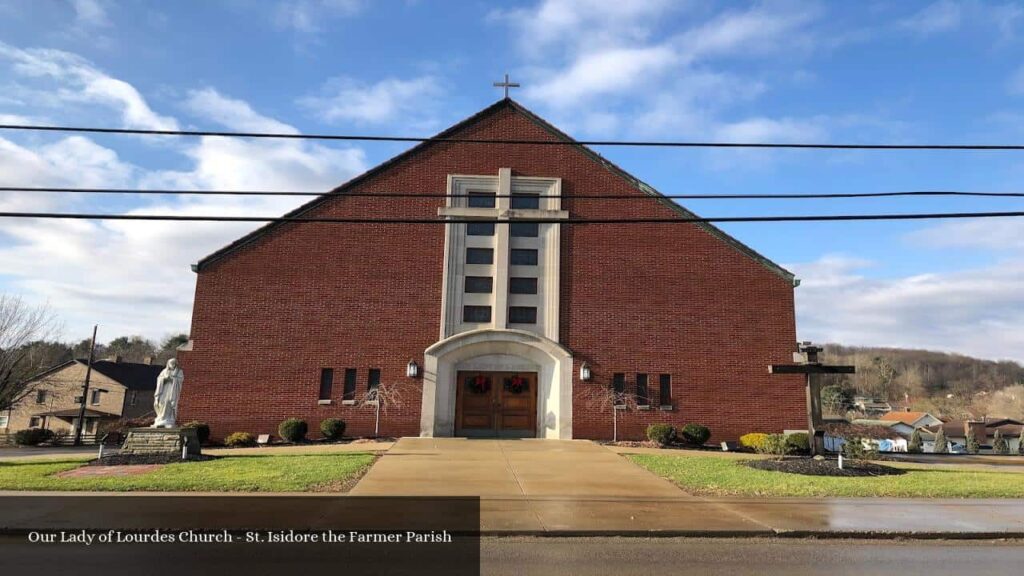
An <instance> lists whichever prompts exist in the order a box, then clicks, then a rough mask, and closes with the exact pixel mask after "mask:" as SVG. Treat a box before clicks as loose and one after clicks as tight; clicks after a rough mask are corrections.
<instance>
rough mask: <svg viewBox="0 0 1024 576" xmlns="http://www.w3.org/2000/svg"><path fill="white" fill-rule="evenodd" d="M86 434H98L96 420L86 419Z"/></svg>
mask: <svg viewBox="0 0 1024 576" xmlns="http://www.w3.org/2000/svg"><path fill="white" fill-rule="evenodd" d="M85 433H86V434H95V433H96V419H95V418H86V419H85Z"/></svg>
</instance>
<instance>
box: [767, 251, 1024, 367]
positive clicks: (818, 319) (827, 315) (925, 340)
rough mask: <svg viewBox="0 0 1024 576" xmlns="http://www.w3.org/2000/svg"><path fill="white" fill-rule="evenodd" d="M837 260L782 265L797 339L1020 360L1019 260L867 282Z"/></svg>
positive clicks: (851, 263) (1023, 296)
mask: <svg viewBox="0 0 1024 576" xmlns="http://www.w3.org/2000/svg"><path fill="white" fill-rule="evenodd" d="M868 266H870V262H865V261H863V260H854V259H848V258H843V257H838V256H828V257H824V258H822V259H820V260H818V261H815V262H810V263H804V264H788V265H787V268H789V269H790V270H793V271H794V272H796V274H797V275H798V276H799V277H800V278H801V279H802V284H801V286H800V287H799V288H797V289H796V303H797V328H798V334H799V337H800V339H802V340H815V341H819V342H839V343H843V344H848V345H870V346H898V347H911V348H927V349H932V350H944V351H956V352H960V353H964V354H970V355H973V356H978V357H982V358H995V359H1014V360H1017V361H1022V360H1024V331H1022V330H1021V329H1020V326H1021V325H1024V291H1022V290H1021V289H1020V287H1021V286H1022V285H1024V260H1019V259H1018V260H1011V261H1006V262H1003V263H1000V264H999V265H995V266H989V267H984V268H978V269H973V270H964V271H960V272H952V273H932V274H919V275H912V276H905V277H895V278H871V277H868V276H866V275H864V274H863V270H864V268H866V267H868Z"/></svg>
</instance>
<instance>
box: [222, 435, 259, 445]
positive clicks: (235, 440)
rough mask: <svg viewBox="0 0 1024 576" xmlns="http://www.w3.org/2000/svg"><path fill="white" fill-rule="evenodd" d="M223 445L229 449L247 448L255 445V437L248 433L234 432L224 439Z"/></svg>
mask: <svg viewBox="0 0 1024 576" xmlns="http://www.w3.org/2000/svg"><path fill="white" fill-rule="evenodd" d="M224 445H225V446H227V447H229V448H248V447H250V446H255V445H256V437H255V436H253V435H252V434H249V433H248V432H234V433H232V434H230V435H228V437H227V438H225V439H224Z"/></svg>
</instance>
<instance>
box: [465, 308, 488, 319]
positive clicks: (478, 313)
mask: <svg viewBox="0 0 1024 576" xmlns="http://www.w3.org/2000/svg"><path fill="white" fill-rule="evenodd" d="M462 321H463V322H490V321H491V307H490V306H463V307H462Z"/></svg>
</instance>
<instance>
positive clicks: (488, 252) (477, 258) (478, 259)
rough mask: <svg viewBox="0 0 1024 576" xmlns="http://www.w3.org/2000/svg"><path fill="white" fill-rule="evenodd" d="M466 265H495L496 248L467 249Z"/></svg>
mask: <svg viewBox="0 0 1024 576" xmlns="http://www.w3.org/2000/svg"><path fill="white" fill-rule="evenodd" d="M513 252H515V250H513ZM466 264H494V248H466Z"/></svg>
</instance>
